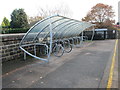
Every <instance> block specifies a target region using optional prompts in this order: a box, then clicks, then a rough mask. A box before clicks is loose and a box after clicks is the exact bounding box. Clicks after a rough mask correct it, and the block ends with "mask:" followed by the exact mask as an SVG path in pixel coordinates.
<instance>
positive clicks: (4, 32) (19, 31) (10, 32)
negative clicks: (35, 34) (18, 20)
mask: <svg viewBox="0 0 120 90" xmlns="http://www.w3.org/2000/svg"><path fill="white" fill-rule="evenodd" d="M28 30H29V28H25V29H23V28H15V29H11V28H10V29H5V30H2V32H1V33H2V34H12V33H26V32H27V31H28Z"/></svg>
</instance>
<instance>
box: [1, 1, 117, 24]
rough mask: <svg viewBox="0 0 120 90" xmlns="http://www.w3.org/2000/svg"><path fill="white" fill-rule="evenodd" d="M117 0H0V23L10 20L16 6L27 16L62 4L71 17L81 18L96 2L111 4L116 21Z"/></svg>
mask: <svg viewBox="0 0 120 90" xmlns="http://www.w3.org/2000/svg"><path fill="white" fill-rule="evenodd" d="M118 1H119V0H1V1H0V23H1V22H2V20H3V18H4V17H7V18H8V19H9V20H10V14H11V13H12V11H13V10H14V9H16V8H24V10H25V12H26V14H27V15H28V16H35V15H37V14H38V8H43V9H44V8H54V7H57V6H60V5H62V4H64V5H63V6H66V7H68V8H69V10H70V11H71V12H72V15H71V18H73V19H77V20H81V18H83V17H84V16H86V14H87V12H88V11H89V10H90V9H91V7H93V6H95V5H96V4H97V3H103V4H108V5H111V6H113V10H114V12H115V15H116V16H115V20H116V21H118Z"/></svg>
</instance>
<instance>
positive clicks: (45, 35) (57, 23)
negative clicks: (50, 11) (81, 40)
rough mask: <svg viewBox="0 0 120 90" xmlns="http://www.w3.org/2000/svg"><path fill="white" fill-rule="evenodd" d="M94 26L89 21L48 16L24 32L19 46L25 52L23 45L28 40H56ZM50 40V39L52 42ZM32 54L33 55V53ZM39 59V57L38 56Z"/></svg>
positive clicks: (77, 33) (32, 41)
mask: <svg viewBox="0 0 120 90" xmlns="http://www.w3.org/2000/svg"><path fill="white" fill-rule="evenodd" d="M92 26H94V25H93V24H91V23H88V22H83V21H78V20H74V19H70V18H67V17H64V16H60V15H54V16H50V17H48V18H46V19H43V20H41V21H39V22H38V23H36V24H35V25H34V26H33V27H31V28H30V29H29V31H28V32H27V33H26V34H25V36H24V37H23V39H22V40H21V43H20V48H21V49H22V50H23V51H25V53H28V54H29V55H32V54H30V53H29V52H27V51H26V50H24V48H23V46H27V44H29V43H28V42H31V43H33V44H35V43H38V41H39V43H43V42H44V41H45V40H49V41H50V40H51V39H52V40H54V39H56V40H58V39H63V38H70V37H75V36H78V35H79V34H80V33H81V32H82V31H84V30H85V29H87V28H89V27H92ZM52 40H51V41H50V42H51V43H52ZM33 56H34V55H33ZM35 57H36V56H35ZM38 59H40V58H38Z"/></svg>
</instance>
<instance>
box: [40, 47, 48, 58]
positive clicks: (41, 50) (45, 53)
mask: <svg viewBox="0 0 120 90" xmlns="http://www.w3.org/2000/svg"><path fill="white" fill-rule="evenodd" d="M47 54H48V51H47V48H46V47H45V46H42V47H41V48H40V55H41V56H47Z"/></svg>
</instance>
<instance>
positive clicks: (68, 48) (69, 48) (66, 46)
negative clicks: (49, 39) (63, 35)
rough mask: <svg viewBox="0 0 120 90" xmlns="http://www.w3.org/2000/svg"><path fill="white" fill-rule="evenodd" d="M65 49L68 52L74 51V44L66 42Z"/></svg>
mask: <svg viewBox="0 0 120 90" xmlns="http://www.w3.org/2000/svg"><path fill="white" fill-rule="evenodd" d="M64 51H65V52H66V53H69V52H71V51H72V45H71V44H69V43H67V42H66V43H65V44H64Z"/></svg>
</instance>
